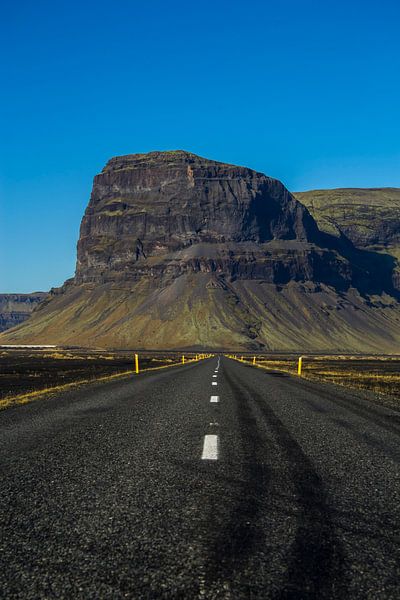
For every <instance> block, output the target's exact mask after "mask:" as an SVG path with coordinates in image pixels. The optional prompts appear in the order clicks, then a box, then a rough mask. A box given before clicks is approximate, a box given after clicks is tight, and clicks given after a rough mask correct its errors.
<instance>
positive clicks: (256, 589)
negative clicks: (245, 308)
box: [0, 357, 400, 600]
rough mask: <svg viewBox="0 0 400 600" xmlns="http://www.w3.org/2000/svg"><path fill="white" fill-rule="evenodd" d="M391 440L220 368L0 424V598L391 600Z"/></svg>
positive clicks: (365, 420)
mask: <svg viewBox="0 0 400 600" xmlns="http://www.w3.org/2000/svg"><path fill="white" fill-rule="evenodd" d="M218 365H219V366H218ZM399 433H400V414H399V413H395V412H393V411H390V410H388V409H385V408H382V407H379V406H377V405H374V404H371V403H369V402H367V401H366V400H362V399H360V398H357V396H355V395H354V394H352V393H350V392H348V391H346V390H343V391H341V390H339V391H337V392H336V391H334V392H333V391H332V388H331V387H329V388H327V387H324V386H323V385H320V384H314V383H310V382H307V381H304V380H299V379H297V378H294V377H290V376H288V375H285V374H280V373H269V372H266V371H263V370H261V369H255V368H253V367H251V366H246V365H244V364H241V363H238V362H235V361H232V360H229V359H227V358H221V359H219V358H218V357H215V358H212V359H209V360H206V361H202V362H200V363H192V364H187V365H185V366H181V367H177V368H171V369H165V370H161V371H158V372H157V371H156V372H152V373H144V374H142V375H139V376H133V377H132V378H130V379H125V380H123V381H114V382H108V383H103V384H94V385H90V386H86V387H82V388H80V389H75V390H72V391H69V392H66V393H64V394H62V395H60V396H59V397H57V398H48V399H42V400H38V401H36V402H32V403H30V404H27V405H24V406H19V407H16V408H13V409H9V410H6V411H3V412H1V413H0V452H1V455H0V456H1V488H0V515H1V532H0V533H1V536H0V590H1V592H0V595H1V598H7V599H9V598H23V599H31V598H32V599H33V598H35V599H37V598H73V599H85V600H87V599H98V598H107V599H108V598H110V599H111V598H113V599H117V598H135V599H136V598H137V599H147V598H149V599H153V598H154V599H157V598H179V599H196V598H200V599H214V598H218V599H219V598H221V599H232V600H236V599H241V598H249V599H255V598H263V599H268V598H273V599H289V598H291V599H292V598H293V599H297V598H301V599H303V598H304V599H311V598H313V599H318V600H319V599H323V598H346V600H347V599H352V598H360V599H363V600H365V599H380V600H382V599H389V598H393V599H398V598H400V536H399V530H400V469H399V459H400V446H399Z"/></svg>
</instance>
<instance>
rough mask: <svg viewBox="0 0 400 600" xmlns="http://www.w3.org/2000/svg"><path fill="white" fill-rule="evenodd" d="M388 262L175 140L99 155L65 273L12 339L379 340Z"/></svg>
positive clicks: (229, 344)
mask: <svg viewBox="0 0 400 600" xmlns="http://www.w3.org/2000/svg"><path fill="white" fill-rule="evenodd" d="M392 271H393V270H392V265H391V264H389V263H388V261H387V257H386V256H383V255H381V254H379V253H378V252H371V251H368V252H367V251H364V250H360V249H357V248H356V247H355V246H354V245H353V244H352V243H351V240H349V239H348V238H347V237H346V236H345V235H342V236H336V235H332V233H331V232H327V231H324V230H323V228H321V230H320V229H319V228H318V226H317V223H316V221H315V220H314V218H313V216H312V215H311V214H310V212H309V211H308V209H307V208H306V207H305V206H304V205H303V204H302V203H301V202H299V201H298V200H297V199H296V198H295V197H294V196H293V195H292V194H291V193H290V192H289V191H288V190H287V189H286V188H285V187H284V186H283V184H282V183H281V182H279V181H277V180H276V179H272V178H270V177H267V176H266V175H263V174H262V173H257V172H255V171H252V170H251V169H248V168H245V167H238V166H235V165H229V164H225V163H220V162H216V161H212V160H207V159H204V158H201V157H199V156H196V155H194V154H191V153H189V152H184V151H173V152H150V153H148V154H132V155H128V156H121V157H116V158H113V159H111V160H110V161H109V162H108V163H107V165H106V166H105V167H104V169H103V170H102V172H101V173H100V174H99V175H97V176H96V177H95V179H94V183H93V190H92V194H91V197H90V201H89V204H88V207H87V209H86V211H85V214H84V217H83V220H82V224H81V230H80V239H79V241H78V256H77V267H76V273H75V277H74V278H73V279H71V280H69V281H67V282H66V283H65V284H64V286H63V287H62V288H60V289H58V290H54V291H53V292H52V294H51V296H50V297H49V298H48V299H47V300H46V301H45V302H44V303H42V305H41V306H40V308H39V309H38V310H37V311H36V312H35V314H34V315H33V317H32V318H31V319H30V320H29V321H28V322H27V323H26V324H25V325H22V326H20V327H17V328H15V329H13V330H12V331H10V332H7V333H6V334H3V336H2V338H1V339H2V340H6V339H7V340H8V341H9V342H12V343H28V342H30V343H65V344H79V345H85V346H104V347H128V348H134V347H139V348H196V347H201V346H202V347H208V348H238V349H239V348H247V349H263V348H269V349H300V350H313V349H315V350H332V351H337V350H351V351H353V350H357V349H360V350H367V349H370V350H375V351H385V350H386V351H390V350H392V349H393V348H395V347H397V344H398V343H399V342H400V329H399V322H400V310H399V303H398V301H397V294H398V291H397V290H396V285H395V284H394V280H393V272H392Z"/></svg>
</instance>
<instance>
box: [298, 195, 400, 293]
mask: <svg viewBox="0 0 400 600" xmlns="http://www.w3.org/2000/svg"><path fill="white" fill-rule="evenodd" d="M294 195H295V197H296V198H297V199H298V200H300V202H302V203H303V204H304V205H305V206H306V207H307V208H308V210H309V211H310V213H311V214H312V216H313V217H314V219H315V220H316V221H317V223H318V227H319V228H320V229H321V230H323V231H326V232H327V233H329V234H332V235H334V236H340V235H344V236H346V237H347V238H349V239H350V240H351V241H352V242H353V244H354V245H355V246H356V247H357V248H362V249H365V250H371V251H373V252H382V253H386V254H389V255H390V256H392V257H393V258H394V259H395V261H396V263H395V265H394V277H395V279H396V280H397V282H398V284H399V283H400V188H341V189H340V188H339V189H334V190H311V191H309V192H296V193H295V194H294Z"/></svg>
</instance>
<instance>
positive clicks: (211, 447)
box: [201, 435, 218, 460]
mask: <svg viewBox="0 0 400 600" xmlns="http://www.w3.org/2000/svg"><path fill="white" fill-rule="evenodd" d="M201 458H202V460H218V436H217V435H205V436H204V444H203V453H202V455H201Z"/></svg>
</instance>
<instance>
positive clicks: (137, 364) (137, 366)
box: [135, 354, 139, 373]
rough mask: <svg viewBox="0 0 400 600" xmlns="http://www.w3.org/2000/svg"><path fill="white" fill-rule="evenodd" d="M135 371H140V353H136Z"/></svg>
mask: <svg viewBox="0 0 400 600" xmlns="http://www.w3.org/2000/svg"><path fill="white" fill-rule="evenodd" d="M135 372H136V373H139V354H135Z"/></svg>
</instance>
